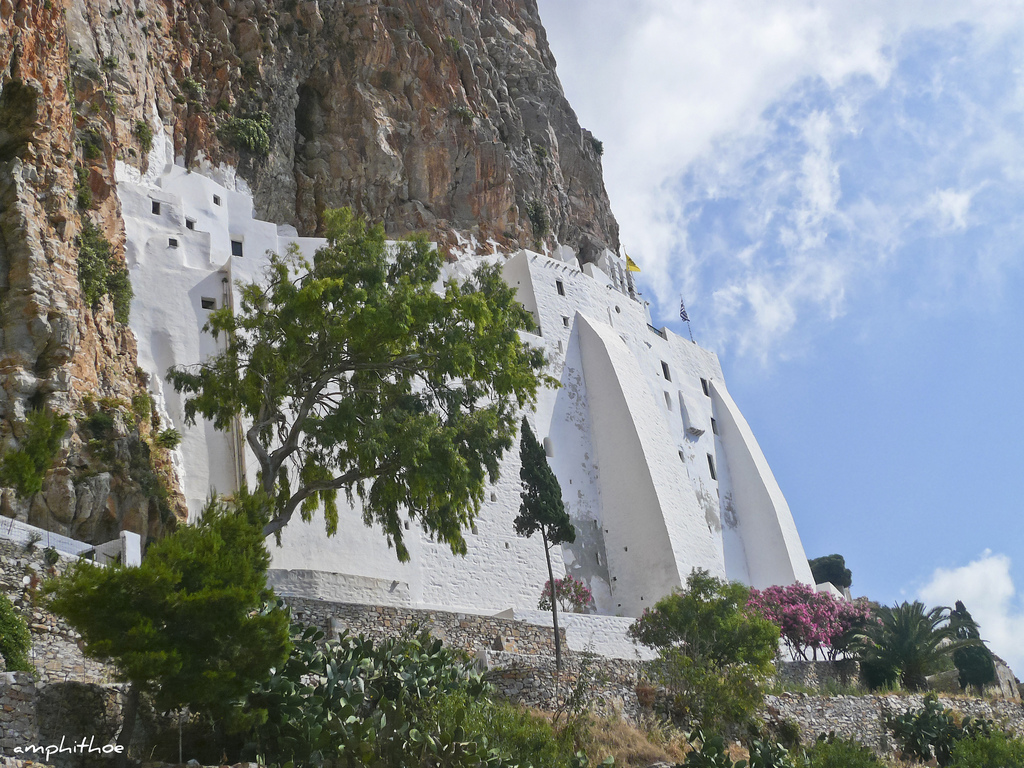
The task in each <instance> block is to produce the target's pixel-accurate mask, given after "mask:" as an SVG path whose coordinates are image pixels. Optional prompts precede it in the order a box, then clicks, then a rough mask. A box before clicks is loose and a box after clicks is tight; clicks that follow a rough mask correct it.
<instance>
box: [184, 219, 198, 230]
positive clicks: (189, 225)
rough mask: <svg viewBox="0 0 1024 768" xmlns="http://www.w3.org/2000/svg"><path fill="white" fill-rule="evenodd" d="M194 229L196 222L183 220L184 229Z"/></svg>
mask: <svg viewBox="0 0 1024 768" xmlns="http://www.w3.org/2000/svg"><path fill="white" fill-rule="evenodd" d="M195 228H196V220H195V219H185V229H195Z"/></svg>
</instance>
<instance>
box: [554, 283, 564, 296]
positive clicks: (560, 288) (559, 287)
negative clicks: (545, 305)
mask: <svg viewBox="0 0 1024 768" xmlns="http://www.w3.org/2000/svg"><path fill="white" fill-rule="evenodd" d="M555 288H556V289H557V290H558V295H559V296H565V285H564V284H563V283H562V281H561V280H555Z"/></svg>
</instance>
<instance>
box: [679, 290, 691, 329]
mask: <svg viewBox="0 0 1024 768" xmlns="http://www.w3.org/2000/svg"><path fill="white" fill-rule="evenodd" d="M679 319H680V320H682V321H683V322H684V323H688V322H690V316H689V315H688V314H686V305H685V304H683V297H682V296H680V297H679Z"/></svg>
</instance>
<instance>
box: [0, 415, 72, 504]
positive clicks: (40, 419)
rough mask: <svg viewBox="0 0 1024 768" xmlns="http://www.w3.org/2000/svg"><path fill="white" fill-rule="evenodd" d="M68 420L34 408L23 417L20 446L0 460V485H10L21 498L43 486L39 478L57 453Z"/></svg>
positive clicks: (64, 416) (55, 458)
mask: <svg viewBox="0 0 1024 768" xmlns="http://www.w3.org/2000/svg"><path fill="white" fill-rule="evenodd" d="M70 421H71V419H70V417H68V416H67V415H66V414H56V413H51V412H50V411H46V410H42V409H40V410H35V411H32V412H30V413H29V414H28V416H27V417H26V425H25V436H24V437H23V438H22V440H21V446H20V447H19V448H15V449H14V450H11V451H8V452H7V453H5V454H4V457H3V460H2V461H0V484H2V485H4V486H7V487H10V488H14V489H15V491H16V492H17V493H18V495H19V496H20V497H22V498H28V497H29V496H32V495H33V494H36V493H39V491H41V490H42V489H43V478H44V477H45V476H46V473H47V471H49V469H50V468H51V467H52V466H53V463H54V462H55V461H56V460H57V456H58V454H59V453H60V443H61V440H62V439H63V438H64V433H65V432H66V431H67V429H68V424H69V423H70Z"/></svg>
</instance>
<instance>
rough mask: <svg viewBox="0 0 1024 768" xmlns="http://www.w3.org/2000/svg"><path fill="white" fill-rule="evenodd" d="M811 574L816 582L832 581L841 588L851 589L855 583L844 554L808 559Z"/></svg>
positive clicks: (825, 582)
mask: <svg viewBox="0 0 1024 768" xmlns="http://www.w3.org/2000/svg"><path fill="white" fill-rule="evenodd" d="M807 564H808V565H809V566H811V575H812V576H814V583H815V584H827V583H831V584H833V585H835V587H836V588H837V589H839V590H843V589H849V587H850V585H851V584H853V574H852V573H851V572H850V569H849V568H847V567H846V558H844V557H843V556H842V555H825V556H824V557H816V558H814V559H813V560H808V561H807Z"/></svg>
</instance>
